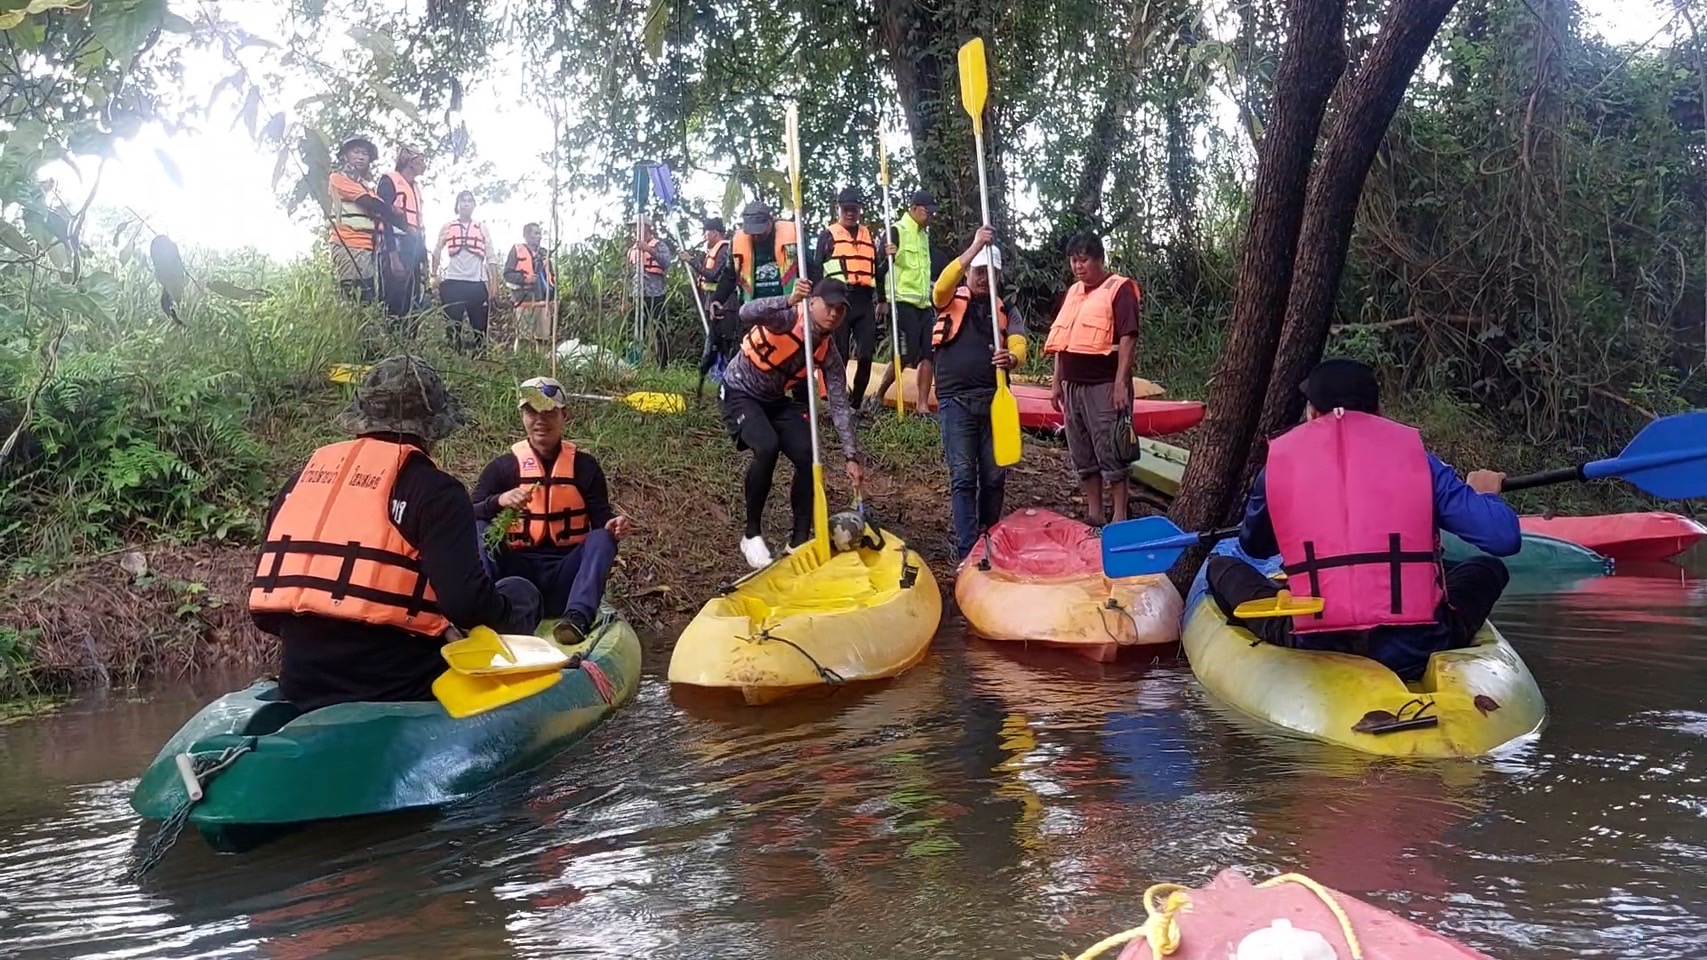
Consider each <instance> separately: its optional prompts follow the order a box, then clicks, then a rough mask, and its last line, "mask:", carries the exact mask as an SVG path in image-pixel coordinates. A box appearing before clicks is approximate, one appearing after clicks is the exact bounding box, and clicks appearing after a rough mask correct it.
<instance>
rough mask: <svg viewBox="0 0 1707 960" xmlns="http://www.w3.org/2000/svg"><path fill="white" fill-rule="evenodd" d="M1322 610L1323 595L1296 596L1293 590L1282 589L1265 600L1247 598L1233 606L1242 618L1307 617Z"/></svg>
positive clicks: (1235, 613) (1234, 611)
mask: <svg viewBox="0 0 1707 960" xmlns="http://www.w3.org/2000/svg"><path fill="white" fill-rule="evenodd" d="M1321 612H1322V598H1321V597H1294V596H1292V591H1290V590H1282V591H1280V592H1279V593H1277V594H1275V595H1274V596H1272V597H1269V598H1267V599H1264V600H1246V601H1245V602H1244V603H1241V604H1239V605H1238V606H1236V607H1234V608H1233V616H1235V617H1238V618H1239V619H1240V620H1262V619H1264V618H1266V617H1307V616H1309V615H1310V614H1313V613H1321Z"/></svg>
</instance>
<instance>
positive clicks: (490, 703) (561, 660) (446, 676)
mask: <svg viewBox="0 0 1707 960" xmlns="http://www.w3.org/2000/svg"><path fill="white" fill-rule="evenodd" d="M439 654H440V655H441V656H443V657H444V658H445V663H447V664H449V665H450V669H449V670H446V671H445V672H444V673H442V674H440V675H439V678H438V679H437V680H434V681H433V696H435V697H437V698H438V701H439V702H440V703H442V704H444V708H445V712H446V713H448V714H450V715H451V716H453V717H455V718H457V719H458V720H460V719H462V718H464V717H472V716H475V715H477V714H482V713H485V712H487V711H488V710H496V709H498V708H499V707H502V706H504V705H505V704H510V703H515V702H516V701H517V700H520V699H522V698H524V697H531V696H533V695H534V694H536V693H539V692H540V691H542V690H547V689H549V688H551V687H552V686H554V685H556V684H557V682H558V681H559V680H562V679H563V667H564V665H565V664H567V663H568V662H569V655H568V654H566V653H564V652H563V650H562V648H560V647H558V646H557V644H555V643H552V642H551V641H550V640H546V639H545V638H543V637H524V636H510V637H505V636H501V635H500V634H499V633H498V632H497V631H495V630H493V629H492V628H490V627H475V628H474V629H473V630H470V631H469V632H468V636H466V637H463V638H462V639H461V640H453V641H451V642H450V643H447V644H445V645H444V646H443V647H440V648H439Z"/></svg>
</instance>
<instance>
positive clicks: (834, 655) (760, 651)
mask: <svg viewBox="0 0 1707 960" xmlns="http://www.w3.org/2000/svg"><path fill="white" fill-rule="evenodd" d="M881 537H882V544H881V546H880V548H878V549H865V548H862V549H859V550H850V551H847V552H844V553H838V554H836V555H834V556H832V557H831V558H830V559H829V560H827V561H825V562H823V563H822V564H819V563H818V562H817V560H816V558H815V557H814V556H813V553H812V551H810V550H804V551H801V552H799V553H795V554H790V555H787V556H784V557H782V558H780V559H778V560H777V561H776V562H775V563H772V564H771V565H770V566H768V567H766V568H764V569H763V570H760V571H757V572H756V573H754V574H753V575H752V576H750V577H748V578H747V579H746V580H745V581H742V582H740V583H738V584H737V585H736V586H735V587H734V589H732V590H730V591H729V592H728V593H725V594H724V595H723V596H720V597H715V598H713V599H712V600H711V601H709V602H707V603H706V605H705V606H704V607H702V608H701V609H700V611H699V614H698V615H697V616H695V617H694V618H693V622H691V623H689V624H688V626H687V629H686V630H684V631H682V635H681V637H680V638H679V639H678V640H677V641H676V649H675V652H674V653H673V654H671V656H670V674H669V676H670V682H671V683H676V684H683V685H686V686H692V687H709V688H715V689H724V690H731V691H737V692H739V693H740V694H741V696H742V698H743V699H745V700H746V701H747V702H748V703H750V704H762V703H769V702H771V701H774V700H779V699H781V698H783V697H786V696H788V695H790V694H793V693H798V692H800V691H802V690H807V689H811V688H813V687H821V686H824V685H826V684H833V683H842V682H847V681H854V680H876V679H881V678H883V677H893V676H895V675H896V674H899V673H901V672H903V671H905V670H907V669H908V668H909V667H911V666H913V665H914V664H916V663H918V662H919V661H920V660H922V659H924V656H925V651H926V650H927V649H928V648H929V647H930V643H931V638H932V637H933V636H935V635H936V630H937V626H938V624H939V623H940V622H941V621H942V593H941V592H940V591H939V590H938V589H937V582H936V578H935V577H933V576H931V571H930V568H928V567H926V566H925V563H924V560H923V559H921V558H920V557H919V555H918V554H917V553H916V552H914V551H913V550H911V549H910V548H908V547H907V545H906V543H904V542H903V541H902V540H901V538H900V537H898V536H896V535H894V534H893V533H890V532H888V531H883V532H882V533H881Z"/></svg>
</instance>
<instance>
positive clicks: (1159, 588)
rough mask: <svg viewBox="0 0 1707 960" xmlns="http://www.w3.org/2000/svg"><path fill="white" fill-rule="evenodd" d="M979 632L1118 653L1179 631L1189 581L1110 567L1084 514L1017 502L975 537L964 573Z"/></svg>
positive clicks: (957, 592)
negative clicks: (1116, 573) (1182, 585)
mask: <svg viewBox="0 0 1707 960" xmlns="http://www.w3.org/2000/svg"><path fill="white" fill-rule="evenodd" d="M954 598H955V602H956V603H957V604H959V606H960V612H961V614H963V615H964V616H965V617H966V624H967V626H969V627H971V628H972V632H973V633H976V634H977V635H978V636H980V637H983V638H984V639H986V640H1018V641H1022V642H1026V643H1036V644H1041V645H1043V646H1047V647H1057V648H1060V649H1063V650H1070V651H1072V652H1074V653H1077V654H1079V655H1080V656H1083V657H1086V658H1088V659H1090V660H1095V661H1097V662H1099V663H1109V662H1111V661H1113V660H1114V659H1115V657H1116V656H1117V655H1118V654H1119V653H1120V651H1121V650H1122V649H1125V648H1129V647H1135V646H1149V645H1157V644H1168V643H1173V642H1174V641H1176V640H1178V639H1179V622H1180V612H1181V603H1180V598H1179V591H1178V590H1175V589H1174V585H1173V583H1172V582H1170V581H1169V580H1168V578H1167V577H1165V576H1161V575H1156V576H1147V577H1123V578H1120V579H1115V580H1111V579H1109V578H1108V577H1105V576H1103V572H1102V553H1101V541H1100V540H1098V539H1096V537H1095V535H1094V534H1093V533H1092V531H1091V529H1090V528H1089V527H1087V526H1085V525H1084V524H1083V523H1080V522H1079V521H1077V520H1073V519H1070V518H1068V517H1063V516H1061V515H1060V514H1058V513H1055V512H1053V511H1050V510H1042V509H1026V510H1017V511H1015V512H1013V513H1011V514H1009V515H1008V516H1006V517H1004V518H1002V520H1001V521H1000V522H998V523H997V524H996V525H995V526H993V527H991V528H990V534H989V536H988V537H985V538H982V539H980V540H979V541H978V543H977V544H976V545H975V546H973V548H972V552H971V553H970V554H969V555H967V557H966V560H965V561H964V562H963V563H961V565H960V572H959V575H958V576H956V577H955V580H954Z"/></svg>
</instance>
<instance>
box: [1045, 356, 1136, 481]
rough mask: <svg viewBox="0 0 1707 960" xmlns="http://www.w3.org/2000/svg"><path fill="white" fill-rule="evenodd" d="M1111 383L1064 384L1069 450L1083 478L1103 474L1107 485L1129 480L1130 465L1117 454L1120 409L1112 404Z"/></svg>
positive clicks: (1063, 409) (1064, 414) (1074, 469)
mask: <svg viewBox="0 0 1707 960" xmlns="http://www.w3.org/2000/svg"><path fill="white" fill-rule="evenodd" d="M1113 392H1114V384H1112V383H1073V382H1071V381H1068V382H1066V383H1064V384H1062V398H1061V416H1062V418H1063V419H1064V420H1065V421H1066V427H1067V451H1068V453H1070V454H1071V455H1072V458H1073V471H1074V472H1075V473H1077V474H1078V475H1079V478H1080V479H1084V478H1086V477H1094V476H1096V475H1097V474H1099V473H1100V474H1102V478H1103V481H1104V482H1107V483H1115V482H1117V481H1123V480H1125V479H1126V469H1127V467H1128V466H1129V464H1126V463H1122V462H1121V461H1120V459H1119V458H1118V457H1116V456H1115V454H1114V421H1115V418H1116V417H1118V416H1119V415H1120V410H1119V408H1117V407H1116V406H1115V405H1114V404H1113V403H1112V402H1111V401H1110V397H1109V394H1111V393H1113Z"/></svg>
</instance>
